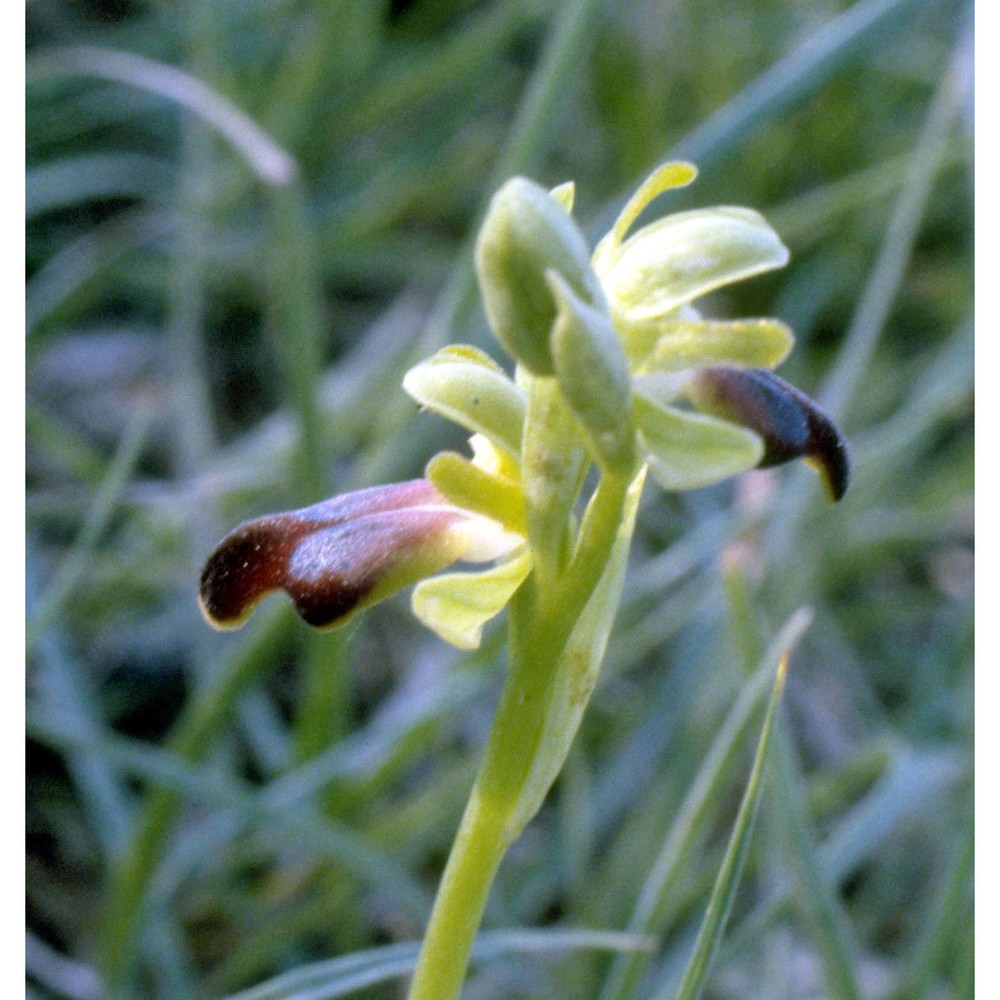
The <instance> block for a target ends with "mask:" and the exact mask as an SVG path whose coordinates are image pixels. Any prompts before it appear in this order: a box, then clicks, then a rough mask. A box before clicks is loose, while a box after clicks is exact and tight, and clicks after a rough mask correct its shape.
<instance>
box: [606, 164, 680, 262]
mask: <svg viewBox="0 0 1000 1000" xmlns="http://www.w3.org/2000/svg"><path fill="white" fill-rule="evenodd" d="M697 176H698V168H697V167H695V165H694V164H693V163H685V162H684V161H683V160H676V161H671V162H670V163H664V164H663V165H662V166H660V167H657V168H656V169H655V170H654V171H653V172H652V173H651V174H650V175H649V176H648V177H647V178H646V179H645V180H644V181H643V182H642V184H640V185H639V187H638V188H637V189H636V192H635V194H634V195H632V197H631V198H629V200H628V202H627V203H626V205H625V207H624V208H623V209H622V210H621V213H620V214H619V216H618V218H617V219H615V224H614V226H613V227H612V229H611V232H609V233H608V235H607V236H605V237H604V239H602V240H601V242H600V243H598V245H597V249H596V250H595V251H594V267H596V268H597V269H598V271H600V270H601V268H602V267H603V266H605V265H606V264H607V263H608V262H609V259H610V258H612V257H613V256H614V255H615V252H616V251H617V250H618V247H619V246H621V243H622V240H624V239H625V234H626V233H627V232H628V231H629V228H630V227H631V226H632V224H633V223H634V222H635V220H636V219H638V218H639V216H640V215H641V214H642V211H643V209H645V208H646V206H647V205H648V204H649V203H650V202H651V201H652V200H653V199H654V198H656V197H657V196H659V195H661V194H663V192H664V191H669V190H670V189H671V188H675V187H686V186H687V185H688V184H690V183H691V182H692V181H693V180H694V179H695V178H696V177H697Z"/></svg>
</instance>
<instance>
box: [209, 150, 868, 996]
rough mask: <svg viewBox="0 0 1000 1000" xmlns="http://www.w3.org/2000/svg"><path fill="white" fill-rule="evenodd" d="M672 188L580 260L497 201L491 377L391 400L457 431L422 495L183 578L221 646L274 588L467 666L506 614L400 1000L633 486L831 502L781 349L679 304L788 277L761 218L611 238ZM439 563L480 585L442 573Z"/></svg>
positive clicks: (838, 444)
mask: <svg viewBox="0 0 1000 1000" xmlns="http://www.w3.org/2000/svg"><path fill="white" fill-rule="evenodd" d="M695 175H696V171H695V169H694V167H693V166H691V165H690V164H687V163H668V164H666V165H664V166H662V167H660V168H659V169H658V170H656V171H654V172H653V173H652V174H651V175H650V176H649V178H647V179H646V181H644V182H643V184H642V185H641V186H640V187H639V189H638V191H637V192H636V194H635V195H634V196H633V197H632V199H631V200H630V201H629V202H628V204H627V205H626V206H625V208H624V209H623V211H622V213H621V214H620V215H619V217H618V219H617V221H616V222H615V224H614V226H613V227H612V229H611V231H610V232H609V233H608V234H607V235H606V236H605V237H604V238H603V239H602V240H601V241H600V242H599V243H598V245H597V247H596V249H595V250H594V252H593V254H591V253H590V251H589V249H588V247H587V244H586V241H585V239H584V237H583V235H582V233H581V231H580V230H579V228H578V227H577V226H576V224H575V223H574V222H573V220H572V217H571V212H572V204H573V194H574V189H573V185H572V184H564V185H562V186H560V187H558V188H556V189H555V190H553V191H551V192H550V191H546V190H545V189H544V188H542V187H540V186H539V185H538V184H536V183H534V182H533V181H530V180H527V179H524V178H514V179H512V180H510V181H508V182H507V183H506V184H505V185H504V186H503V187H502V188H501V189H500V191H498V192H497V194H496V195H495V196H494V198H493V201H492V203H491V205H490V207H489V210H488V212H487V214H486V218H485V220H484V223H483V226H482V229H481V230H480V233H479V237H478V240H477V243H476V271H477V276H478V279H479V287H480V291H481V294H482V299H483V305H484V308H485V311H486V316H487V319H488V320H489V323H490V326H491V328H492V330H493V332H494V334H495V335H496V337H497V339H498V341H499V342H500V344H501V345H502V346H503V347H504V348H505V350H506V351H507V353H508V354H509V355H510V357H511V358H512V359H513V361H514V371H513V374H512V375H511V374H508V373H507V371H505V369H504V368H503V367H502V366H501V365H500V364H498V363H497V362H496V361H494V360H493V359H492V358H491V357H490V356H489V355H488V354H486V353H485V352H483V351H482V350H480V349H478V348H476V347H470V346H451V347H447V348H445V349H443V350H441V351H439V352H438V353H437V354H435V355H434V356H433V357H431V358H429V359H427V360H425V361H423V362H421V363H419V364H418V365H416V366H415V367H414V368H412V369H411V370H410V371H409V372H408V373H407V374H406V376H405V378H404V380H403V388H404V389H405V390H406V392H408V393H409V394H410V395H411V396H412V397H413V398H414V399H415V400H416V401H417V403H418V404H419V405H420V406H421V407H422V408H424V409H427V410H431V411H433V412H435V413H438V414H439V415H441V416H444V417H446V418H448V419H450V420H452V421H455V422H456V423H458V424H460V425H461V426H462V427H464V428H465V429H466V430H468V431H469V432H470V433H471V435H472V436H471V438H470V450H471V457H466V456H463V455H460V454H457V453H453V452H444V453H441V454H438V455H436V456H435V457H434V458H433V459H432V460H431V461H430V463H429V464H428V466H427V469H426V472H425V478H424V479H419V480H414V481H411V482H408V483H398V484H395V485H390V486H380V487H374V488H372V489H367V490H361V491H359V492H356V493H349V494H347V495H345V496H342V497H337V498H334V499H332V500H328V501H326V502H325V503H321V504H317V505H315V506H313V507H307V508H305V509H304V510H299V511H292V512H289V513H284V514H275V515H271V516H268V517H263V518H258V519H256V520H253V521H248V522H246V523H245V524H243V525H240V526H239V527H238V528H236V529H235V530H234V531H233V532H232V533H231V534H230V535H228V536H227V537H226V538H225V539H223V541H222V542H221V543H220V545H219V546H218V547H217V549H216V550H215V552H214V553H213V554H212V555H211V557H210V558H209V560H208V563H207V565H206V567H205V571H204V573H203V576H202V584H201V606H202V610H203V612H204V613H205V616H206V618H207V619H208V621H209V622H210V623H211V624H213V625H215V626H217V627H220V628H229V627H236V626H238V625H240V624H242V623H243V622H244V621H245V620H246V618H247V617H248V615H249V614H250V612H251V611H252V609H253V607H254V605H255V604H256V603H257V602H258V601H259V600H260V599H261V598H262V597H263V596H264V595H265V594H267V593H269V592H270V591H273V590H277V589H283V590H285V591H286V592H287V593H288V594H289V595H290V596H291V598H292V601H293V602H294V604H295V607H296V609H297V611H298V612H299V614H300V615H301V616H302V617H303V618H304V619H305V620H306V621H307V622H309V623H310V624H312V625H316V626H319V627H327V626H334V625H337V624H339V623H341V622H343V621H345V620H346V619H347V618H348V617H350V616H351V615H352V614H354V613H355V612H356V611H357V610H359V609H360V608H363V607H367V606H368V605H370V604H372V603H374V602H375V601H378V600H381V599H382V598H384V597H386V596H388V595H389V594H391V593H394V592H395V591H397V590H399V589H401V588H403V587H406V586H408V585H410V584H412V583H417V586H416V588H415V590H414V592H413V598H412V607H413V610H414V613H415V614H416V615H417V617H418V618H419V619H420V620H421V621H422V622H424V623H425V624H426V625H428V626H429V627H430V628H431V629H433V630H434V631H435V632H436V633H437V634H438V635H440V636H441V637H443V638H444V639H446V640H447V641H449V642H451V643H453V644H454V645H456V646H459V647H462V648H471V647H475V646H476V645H478V643H479V642H480V638H481V634H482V630H483V627H484V625H485V623H486V622H488V621H489V620H490V619H491V618H493V617H494V616H495V615H497V614H498V613H499V612H500V611H501V610H503V608H504V607H507V606H509V608H510V615H509V623H510V645H509V655H508V672H507V680H506V684H505V687H504V692H503V695H502V696H501V700H500V704H499V707H498V709H497V717H496V720H495V722H494V726H493V730H492V731H491V735H490V738H489V740H488V742H487V746H486V750H485V755H484V759H483V763H482V766H481V769H480V772H479V776H478V778H477V781H476V785H475V787H474V789H473V791H472V796H471V798H470V801H469V805H468V807H467V810H466V813H465V816H464V818H463V821H462V826H461V828H460V830H459V834H458V837H457V839H456V842H455V846H454V847H453V850H452V854H451V857H450V859H449V862H448V867H447V869H446V872H445V875H444V879H443V881H442V885H441V889H440V891H439V894H438V898H437V901H436V903H435V908H434V911H433V914H432V917H431V923H430V926H429V928H428V932H427V936H426V937H425V940H424V947H423V950H422V952H421V957H420V960H419V963H418V967H417V973H416V976H415V979H414V982H413V986H412V992H411V997H412V998H415V1000H428V998H434V1000H447V998H449V997H454V996H457V993H458V990H459V989H460V987H461V982H462V978H463V976H464V970H465V964H466V961H467V956H468V951H469V948H471V944H472V938H473V936H474V934H475V930H476V927H477V926H478V922H479V918H480V915H481V913H482V909H483V907H484V905H485V901H486V895H487V893H488V891H489V886H490V884H491V882H492V878H493V874H494V873H495V871H496V867H497V865H499V862H500V859H501V858H502V856H503V854H504V851H505V850H506V848H507V847H508V846H509V844H510V843H511V842H512V841H513V840H514V839H515V838H516V837H517V836H518V834H519V833H520V831H521V830H522V829H523V827H524V825H525V824H526V823H527V822H528V821H529V820H530V819H531V817H532V816H533V815H534V813H535V812H536V811H537V810H538V808H539V807H540V805H541V803H542V801H543V799H544V797H545V795H546V794H547V792H548V790H549V788H550V787H551V785H552V783H553V781H554V780H555V778H556V776H557V774H558V773H559V770H560V768H561V767H562V764H563V762H564V760H565V757H566V754H567V753H568V751H569V746H570V744H571V742H572V739H573V737H574V735H575V733H576V730H577V728H578V726H579V724H580V720H581V718H582V714H583V711H584V708H585V707H586V704H587V701H588V699H589V696H590V692H591V690H592V689H593V686H594V684H595V683H596V680H597V673H598V670H599V668H600V663H601V660H602V658H603V655H604V649H605V646H606V643H607V639H608V635H609V633H610V630H611V626H612V623H613V620H614V616H615V613H616V611H617V608H618V604H619V601H620V595H621V587H622V582H623V578H624V571H625V564H626V560H627V558H628V551H629V546H630V543H631V537H632V532H633V528H634V524H635V517H636V511H637V509H638V501H639V496H640V493H641V491H642V488H643V484H644V481H645V478H646V475H647V472H648V473H649V474H650V475H651V476H652V478H653V479H655V480H656V481H657V482H658V484H659V485H660V486H661V487H662V488H664V489H667V490H687V489H695V488H699V487H704V486H709V485H711V484H713V483H717V482H720V481H722V480H724V479H727V478H729V477H731V476H734V475H737V474H738V473H741V472H744V471H746V470H749V469H752V468H754V467H757V466H767V465H774V464H777V463H780V462H786V461H789V460H791V459H794V458H804V459H806V460H807V461H808V462H809V463H810V464H812V465H813V466H814V467H815V468H816V469H817V470H818V471H819V473H820V475H821V479H822V482H823V485H824V488H825V491H826V493H827V495H828V497H829V498H830V499H831V500H833V501H836V500H839V499H840V497H841V496H842V495H843V493H844V491H845V490H846V488H847V482H848V478H849V459H848V453H847V448H846V445H845V442H844V440H843V438H842V436H841V435H840V432H839V431H838V430H837V428H836V426H835V425H834V424H833V422H832V421H831V420H830V418H829V417H827V416H826V415H825V414H824V413H823V412H822V410H821V409H820V408H819V406H817V404H816V403H814V402H813V401H812V400H810V399H809V398H808V397H807V396H806V395H804V394H803V393H801V392H800V391H799V390H797V389H795V388H793V387H792V386H790V385H789V384H788V383H786V382H784V381H783V380H782V379H781V378H779V377H778V376H777V375H775V374H774V373H773V371H772V370H771V369H773V368H775V367H776V366H777V365H779V364H780V363H781V361H782V360H784V358H785V357H786V356H787V354H788V353H789V351H790V350H791V348H792V344H793V338H792V334H791V332H790V331H789V329H788V328H787V327H786V326H785V325H784V324H782V323H781V322H779V321H777V320H773V319H741V320H726V321H719V320H710V319H704V318H702V316H701V315H700V313H699V312H698V311H697V309H696V308H695V305H694V303H695V302H696V301H697V300H698V299H700V298H701V297H703V296H704V295H705V294H706V293H708V292H710V291H712V290H714V289H717V288H720V287H722V286H725V285H728V284H731V283H733V282H736V281H740V280H743V279H745V278H749V277H752V276H753V275H756V274H760V273H762V272H765V271H768V270H771V269H773V268H777V267H781V266H783V265H784V264H785V263H786V262H787V259H788V251H787V250H786V249H785V247H784V246H783V244H782V243H781V240H780V239H779V238H778V236H777V234H776V233H775V232H774V230H773V229H771V227H770V226H769V225H768V224H767V222H766V221H765V220H764V218H763V217H762V216H760V215H759V214H758V213H756V212H754V211H751V210H749V209H744V208H732V207H718V208H709V209H699V210H695V211H688V212H681V213H678V214H674V215H668V216H665V217H663V218H661V219H658V220H657V221H654V222H652V223H650V224H649V225H646V226H644V227H642V228H640V229H638V231H636V232H635V233H631V234H630V230H631V229H632V228H633V226H634V224H635V223H636V221H637V220H638V218H639V216H640V215H641V213H642V212H643V211H644V210H645V208H646V207H647V206H648V205H649V203H650V202H651V201H652V200H653V199H654V198H655V197H657V196H658V195H660V194H661V193H663V192H665V191H667V190H669V189H671V188H675V187H679V186H683V185H686V184H689V183H691V181H692V180H693V179H694V177H695ZM591 470H596V476H588V473H590V472H591ZM595 480H596V486H594V487H593V490H592V492H591V493H590V495H589V496H587V497H585V496H584V495H583V494H584V492H585V487H587V485H588V484H590V483H593V482H594V481H595ZM459 560H464V561H467V562H490V563H491V565H490V566H488V567H487V568H486V569H482V570H478V571H477V570H472V571H455V572H448V573H444V574H441V571H442V570H444V569H446V568H447V567H448V566H450V565H451V564H452V563H454V562H457V561H459ZM439 574H440V575H439Z"/></svg>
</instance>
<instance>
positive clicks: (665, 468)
mask: <svg viewBox="0 0 1000 1000" xmlns="http://www.w3.org/2000/svg"><path fill="white" fill-rule="evenodd" d="M633 412H634V413H635V421H636V425H637V427H638V429H639V447H640V448H642V449H643V450H644V451H645V457H646V460H647V461H648V462H649V469H650V472H651V473H652V474H653V478H654V479H655V480H656V481H657V482H658V483H659V484H660V486H662V487H663V488H664V489H666V490H693V489H698V488H699V487H701V486H710V485H711V484H712V483H717V482H720V481H721V480H723V479H728V478H729V477H730V476H735V475H737V474H739V473H741V472H746V471H747V470H748V469H752V468H754V467H755V466H756V465H757V464H758V462H760V460H761V458H762V457H763V455H764V443H763V441H762V440H761V438H760V436H759V435H757V434H755V433H754V432H753V431H751V430H747V429H746V428H745V427H738V426H737V425H736V424H732V423H730V422H729V421H727V420H720V419H719V418H718V417H710V416H708V415H707V414H704V413H693V412H691V411H689V410H681V409H677V408H676V407H673V406H666V405H664V404H663V403H659V402H657V401H655V400H653V399H651V398H650V397H649V396H647V395H646V394H645V393H644V392H642V391H641V390H637V391H636V392H635V393H634V394H633Z"/></svg>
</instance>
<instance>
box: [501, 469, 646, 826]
mask: <svg viewBox="0 0 1000 1000" xmlns="http://www.w3.org/2000/svg"><path fill="white" fill-rule="evenodd" d="M645 476H646V473H645V469H643V470H642V471H640V472H639V474H638V475H637V476H636V478H635V479H634V480H633V481H632V484H631V485H630V486H629V489H628V494H627V496H626V500H625V505H624V508H623V510H622V519H621V522H620V524H619V526H618V533H617V535H616V537H615V542H614V546H613V547H612V550H611V555H610V557H609V558H608V561H607V564H606V565H605V569H604V573H603V575H602V576H601V579H600V581H599V582H598V584H597V587H596V588H595V589H594V592H593V594H592V595H591V597H590V600H589V601H588V602H587V604H586V605H585V607H584V609H583V612H582V614H581V615H580V617H579V619H578V620H577V623H576V626H575V627H574V629H573V631H572V633H571V634H570V637H569V639H568V641H567V643H566V646H565V647H564V648H563V651H562V654H561V655H560V657H559V662H558V664H557V666H556V669H555V671H554V672H553V675H552V680H551V682H550V683H549V686H548V687H547V689H546V691H545V697H546V700H547V705H546V711H545V720H544V722H543V724H542V731H541V733H540V735H539V739H538V745H537V749H536V750H535V752H534V753H533V755H532V763H531V768H530V770H529V771H528V774H527V775H526V776H525V779H524V781H523V782H522V784H521V789H520V792H519V795H518V799H517V805H516V806H515V807H514V810H513V812H512V814H511V817H510V820H509V821H508V824H507V830H506V837H507V840H508V842H510V841H513V840H514V839H515V838H516V837H517V836H518V835H519V834H520V832H521V830H523V829H524V827H525V825H526V824H527V823H528V822H529V821H530V819H531V818H532V816H534V815H535V813H536V812H538V810H539V808H540V807H541V805H542V802H543V801H544V799H545V796H546V795H547V794H548V791H549V789H550V788H551V787H552V783H553V782H554V781H555V780H556V778H557V777H558V775H559V772H560V770H561V769H562V766H563V763H564V762H565V760H566V755H567V754H568V753H569V748H570V746H571V745H572V743H573V738H574V737H575V736H576V731H577V729H579V727H580V721H581V719H582V718H583V712H584V709H586V707H587V702H588V701H589V700H590V694H591V692H592V691H593V689H594V685H595V684H596V683H597V677H598V674H599V672H600V669H601V661H602V660H603V659H604V650H605V648H606V646H607V643H608V636H609V635H610V633H611V626H612V625H613V623H614V620H615V614H616V612H617V611H618V605H619V602H620V600H621V592H622V583H623V581H624V579H625V568H626V565H627V563H628V553H629V547H630V543H631V540H632V533H633V530H634V528H635V517H636V512H637V511H638V508H639V498H640V496H641V495H642V486H643V482H644V480H645Z"/></svg>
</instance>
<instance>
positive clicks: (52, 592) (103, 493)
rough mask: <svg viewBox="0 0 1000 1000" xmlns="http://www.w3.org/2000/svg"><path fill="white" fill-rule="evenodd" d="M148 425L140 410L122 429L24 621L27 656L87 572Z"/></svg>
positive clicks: (148, 416)
mask: <svg viewBox="0 0 1000 1000" xmlns="http://www.w3.org/2000/svg"><path fill="white" fill-rule="evenodd" d="M151 423H152V413H151V411H149V410H146V409H142V410H140V411H139V412H138V413H137V414H136V415H135V416H134V417H133V418H132V420H131V421H130V422H129V424H128V426H127V427H126V428H125V433H124V435H123V436H122V440H121V443H120V444H119V445H118V450H117V451H116V452H115V456H114V458H113V459H112V460H111V463H110V465H109V466H108V470H107V472H106V473H105V475H104V479H103V480H102V481H101V484H100V486H99V487H98V488H97V491H96V493H95V494H94V499H93V501H92V502H91V504H90V508H89V509H88V511H87V516H86V518H85V519H84V522H83V526H82V527H81V529H80V533H79V535H77V537H76V540H75V541H74V542H73V545H72V546H71V548H70V551H69V554H68V555H67V556H66V558H65V560H64V561H63V563H62V565H61V566H60V567H59V569H58V570H57V571H56V572H55V573H54V574H53V577H52V580H51V582H50V584H49V586H48V587H47V588H46V591H45V593H44V594H43V595H42V597H41V599H40V601H39V606H38V609H37V610H36V611H35V614H34V615H33V617H32V618H31V620H30V621H29V622H28V627H27V634H26V637H25V646H26V648H27V653H28V655H29V656H30V655H31V652H32V650H33V649H34V648H35V646H36V644H37V642H38V640H39V638H40V636H41V635H42V633H43V632H44V631H45V630H46V628H48V626H49V625H50V624H51V623H52V621H54V620H55V619H56V618H57V617H58V616H59V614H60V613H61V612H62V609H63V608H64V606H65V605H66V602H67V601H69V600H70V598H71V597H72V596H73V592H74V590H75V589H76V588H77V586H79V584H80V581H81V580H82V579H83V578H84V575H85V574H86V572H87V569H88V564H89V561H90V556H91V554H92V552H93V551H94V547H95V546H96V545H97V543H98V541H99V540H100V538H101V535H102V534H103V533H104V530H105V528H106V527H107V526H108V522H109V521H110V519H111V515H112V514H113V513H114V511H115V508H116V506H117V504H118V500H119V498H120V497H121V495H122V492H123V491H124V490H125V488H126V487H127V486H128V484H129V482H130V480H131V478H132V474H133V472H134V471H135V466H136V463H137V462H138V460H139V456H140V455H141V454H142V448H143V445H144V444H145V442H146V437H147V434H148V432H149V427H150V424H151Z"/></svg>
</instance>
